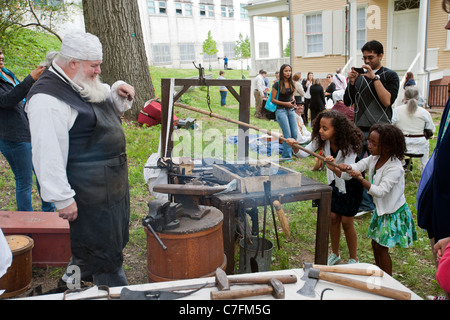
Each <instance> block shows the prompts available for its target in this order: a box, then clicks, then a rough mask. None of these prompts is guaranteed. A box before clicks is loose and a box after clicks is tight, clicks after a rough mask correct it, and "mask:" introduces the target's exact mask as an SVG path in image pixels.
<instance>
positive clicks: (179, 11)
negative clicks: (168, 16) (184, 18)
mask: <svg viewBox="0 0 450 320" xmlns="http://www.w3.org/2000/svg"><path fill="white" fill-rule="evenodd" d="M175 12H176V14H177V15H183V4H182V3H179V2H177V3H175Z"/></svg>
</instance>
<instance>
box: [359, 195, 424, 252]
mask: <svg viewBox="0 0 450 320" xmlns="http://www.w3.org/2000/svg"><path fill="white" fill-rule="evenodd" d="M367 237H368V238H370V239H373V240H374V241H375V242H377V243H378V244H380V245H382V246H384V247H389V248H393V247H395V246H398V247H400V248H409V247H411V246H412V245H413V242H414V241H416V240H417V233H416V226H415V223H414V219H413V216H412V213H411V210H410V209H409V206H408V204H407V203H405V204H404V205H403V206H402V207H400V209H398V210H397V211H395V212H394V213H390V214H384V215H382V216H378V214H377V210H376V209H375V210H374V212H373V215H372V220H371V221H370V225H369V230H368V231H367Z"/></svg>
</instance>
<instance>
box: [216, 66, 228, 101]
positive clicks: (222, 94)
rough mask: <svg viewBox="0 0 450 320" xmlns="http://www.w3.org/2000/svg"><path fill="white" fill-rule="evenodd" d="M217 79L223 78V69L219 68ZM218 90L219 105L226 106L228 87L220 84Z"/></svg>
mask: <svg viewBox="0 0 450 320" xmlns="http://www.w3.org/2000/svg"><path fill="white" fill-rule="evenodd" d="M217 79H222V80H225V71H223V70H220V71H219V77H218V78H217ZM219 91H220V106H221V107H226V106H227V93H228V89H227V87H226V86H220V87H219Z"/></svg>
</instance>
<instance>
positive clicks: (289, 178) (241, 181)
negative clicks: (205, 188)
mask: <svg viewBox="0 0 450 320" xmlns="http://www.w3.org/2000/svg"><path fill="white" fill-rule="evenodd" d="M213 176H214V177H215V178H216V179H217V180H218V181H219V182H221V183H225V184H226V183H229V182H231V181H233V180H234V179H236V181H237V187H236V190H237V191H238V192H240V193H250V192H264V182H265V181H270V182H271V186H272V190H282V189H290V188H297V187H301V180H302V179H301V177H302V175H301V173H300V172H297V171H294V170H291V169H289V168H285V167H281V166H279V165H278V164H276V163H274V162H270V161H257V162H256V163H248V162H244V163H233V164H230V163H227V164H215V165H213Z"/></svg>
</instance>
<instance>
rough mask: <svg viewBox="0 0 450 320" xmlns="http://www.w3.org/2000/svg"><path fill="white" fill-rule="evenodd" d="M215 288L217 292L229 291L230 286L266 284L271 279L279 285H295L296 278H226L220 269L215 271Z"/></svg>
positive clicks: (280, 276)
mask: <svg viewBox="0 0 450 320" xmlns="http://www.w3.org/2000/svg"><path fill="white" fill-rule="evenodd" d="M215 279H216V287H217V289H218V290H219V291H227V290H230V283H231V284H267V283H269V281H270V280H271V279H276V280H278V281H279V282H281V283H296V282H297V276H295V275H293V274H289V275H271V276H259V277H256V276H248V277H242V276H239V277H232V276H231V277H227V274H226V273H225V271H223V270H222V269H220V268H217V269H216V277H215Z"/></svg>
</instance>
